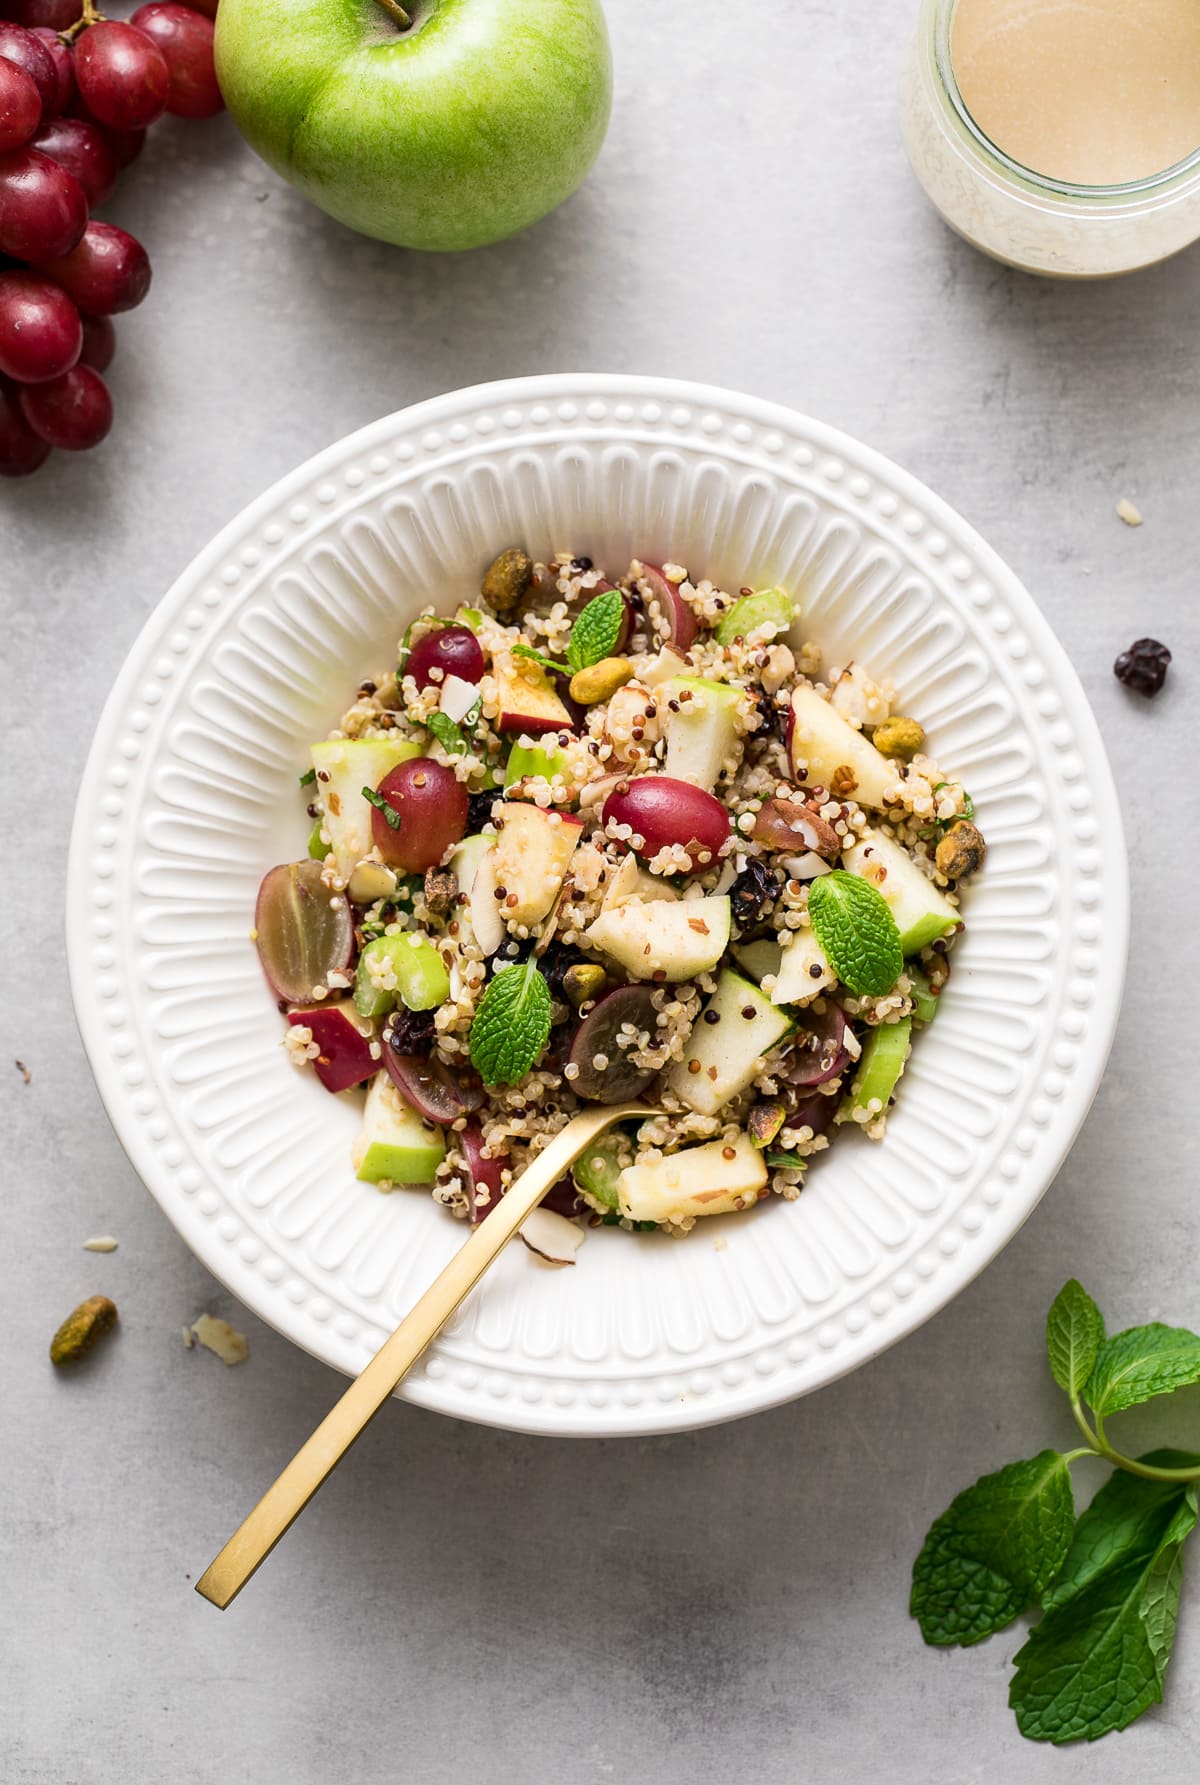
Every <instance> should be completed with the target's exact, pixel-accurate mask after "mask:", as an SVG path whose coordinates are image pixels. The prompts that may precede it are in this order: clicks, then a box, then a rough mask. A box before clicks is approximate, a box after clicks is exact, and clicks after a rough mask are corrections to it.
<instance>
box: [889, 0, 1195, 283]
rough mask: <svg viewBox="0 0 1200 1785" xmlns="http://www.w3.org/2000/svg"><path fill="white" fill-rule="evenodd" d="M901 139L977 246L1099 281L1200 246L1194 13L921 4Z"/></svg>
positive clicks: (1186, 7) (934, 195)
mask: <svg viewBox="0 0 1200 1785" xmlns="http://www.w3.org/2000/svg"><path fill="white" fill-rule="evenodd" d="M902 105H903V123H904V132H905V141H906V144H907V147H908V151H909V156H910V158H911V160H912V163H913V167H914V170H915V172H916V174H917V177H918V179H919V180H920V181H921V184H922V185H923V186H924V188H925V190H926V192H927V193H928V195H929V197H930V198H931V199H932V201H933V203H934V204H935V205H936V206H937V208H938V210H939V211H940V212H941V214H942V216H943V217H944V218H945V219H946V221H947V222H948V223H949V224H950V225H951V227H952V228H954V229H956V230H958V232H959V233H960V234H961V235H964V236H965V237H966V238H967V239H968V240H969V241H971V242H973V243H974V244H975V246H977V247H979V248H982V249H983V250H984V252H985V253H988V254H991V255H994V256H995V257H996V258H997V259H1000V260H1005V261H1008V262H1010V263H1011V264H1013V265H1016V266H1019V267H1023V268H1025V269H1026V270H1028V271H1031V272H1044V273H1053V274H1057V275H1059V276H1062V277H1068V278H1071V277H1074V278H1088V277H1103V276H1105V275H1107V274H1112V273H1119V272H1127V271H1130V270H1132V269H1133V268H1135V267H1139V266H1147V265H1149V264H1151V263H1152V262H1154V261H1157V260H1161V259H1163V258H1165V257H1166V256H1167V255H1169V254H1173V253H1175V252H1176V251H1177V250H1178V249H1180V248H1182V247H1185V246H1187V245H1188V244H1189V243H1190V242H1192V241H1195V240H1196V238H1197V237H1198V236H1200V0H924V3H923V5H922V10H921V16H920V21H919V24H918V29H917V37H916V41H915V43H914V46H913V51H912V54H911V56H910V59H909V64H908V67H907V69H906V72H905V78H904V84H903V90H902Z"/></svg>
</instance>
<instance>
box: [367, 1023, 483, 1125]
mask: <svg viewBox="0 0 1200 1785" xmlns="http://www.w3.org/2000/svg"><path fill="white" fill-rule="evenodd" d="M383 1064H384V1066H385V1068H386V1069H387V1075H388V1077H389V1078H390V1079H391V1081H392V1083H393V1084H394V1085H395V1087H396V1089H397V1090H398V1091H399V1093H400V1095H401V1096H402V1097H403V1098H404V1101H405V1102H406V1103H411V1105H412V1107H413V1108H414V1109H415V1110H416V1112H417V1114H418V1115H421V1116H424V1117H425V1119H426V1121H428V1122H437V1123H438V1124H439V1126H441V1127H443V1128H446V1127H449V1125H450V1123H451V1122H456V1121H457V1120H458V1118H459V1116H461V1115H463V1114H464V1112H465V1110H466V1105H465V1104H464V1102H463V1100H462V1096H461V1095H460V1093H459V1089H458V1086H457V1085H456V1084H455V1082H454V1079H453V1077H452V1075H451V1073H450V1071H449V1068H448V1067H446V1066H443V1065H442V1062H441V1061H440V1060H435V1059H433V1058H432V1057H431V1058H428V1059H427V1058H425V1057H424V1056H423V1055H421V1054H398V1053H397V1052H396V1050H395V1048H394V1047H392V1046H391V1045H390V1043H389V1041H388V1038H387V1034H386V1032H385V1034H384V1038H383Z"/></svg>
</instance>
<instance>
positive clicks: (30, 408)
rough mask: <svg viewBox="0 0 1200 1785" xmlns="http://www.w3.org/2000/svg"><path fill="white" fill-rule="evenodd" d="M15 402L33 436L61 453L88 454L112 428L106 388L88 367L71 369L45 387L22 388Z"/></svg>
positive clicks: (41, 385) (111, 413)
mask: <svg viewBox="0 0 1200 1785" xmlns="http://www.w3.org/2000/svg"><path fill="white" fill-rule="evenodd" d="M19 401H20V404H21V408H22V410H23V412H24V415H25V420H26V421H27V422H28V423H29V425H30V427H31V428H32V429H33V431H34V433H35V434H39V435H40V436H41V438H42V439H43V440H44V441H46V443H47V445H49V446H58V447H61V448H62V450H63V451H64V452H90V451H91V449H92V447H93V446H99V444H100V442H101V441H102V440H103V439H104V437H105V436H106V434H107V433H108V431H109V429H110V428H111V427H112V419H113V407H112V398H111V396H110V395H109V393H108V386H107V384H105V382H104V380H103V378H101V376H100V374H99V372H95V371H93V370H92V368H91V366H72V367H71V370H70V371H69V372H64V373H62V375H61V376H60V377H58V378H51V379H49V380H48V381H47V382H46V383H45V384H27V385H22V387H21V393H20V398H19Z"/></svg>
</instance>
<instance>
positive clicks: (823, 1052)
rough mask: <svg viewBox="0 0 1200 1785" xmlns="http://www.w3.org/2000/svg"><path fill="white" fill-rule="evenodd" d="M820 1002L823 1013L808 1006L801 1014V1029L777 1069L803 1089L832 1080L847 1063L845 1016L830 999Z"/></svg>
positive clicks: (848, 1055) (781, 1075) (780, 1074)
mask: <svg viewBox="0 0 1200 1785" xmlns="http://www.w3.org/2000/svg"><path fill="white" fill-rule="evenodd" d="M822 1002H823V1004H824V1006H825V1008H824V1010H823V1011H817V1010H815V1009H812V1008H811V1007H810V1008H809V1009H808V1010H805V1011H804V1012H803V1013H802V1024H803V1026H802V1027H801V1028H800V1030H799V1031H798V1032H797V1034H796V1037H795V1040H794V1041H793V1042H792V1045H791V1046H790V1047H789V1048H788V1050H787V1052H786V1054H785V1055H784V1056H783V1059H782V1061H781V1063H780V1066H779V1077H780V1078H782V1079H786V1081H787V1083H788V1084H789V1085H797V1086H799V1087H800V1088H802V1089H805V1090H807V1089H809V1088H810V1087H812V1086H814V1085H823V1084H825V1082H826V1081H827V1080H828V1079H831V1078H836V1077H837V1075H838V1073H839V1072H844V1071H845V1070H846V1068H847V1066H848V1065H849V1064H850V1050H849V1049H848V1048H847V1046H846V1030H847V1029H848V1027H849V1024H848V1023H847V1021H846V1014H845V1012H844V1011H843V1009H842V1007H841V1005H840V1004H835V1003H834V1001H833V999H832V998H825V999H823V1000H822Z"/></svg>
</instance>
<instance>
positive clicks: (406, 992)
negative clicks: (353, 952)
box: [354, 930, 450, 1017]
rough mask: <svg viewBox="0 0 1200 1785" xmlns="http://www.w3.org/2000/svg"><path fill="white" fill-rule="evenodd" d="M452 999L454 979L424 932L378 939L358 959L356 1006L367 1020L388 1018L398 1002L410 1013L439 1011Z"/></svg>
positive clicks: (406, 932)
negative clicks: (441, 1006)
mask: <svg viewBox="0 0 1200 1785" xmlns="http://www.w3.org/2000/svg"><path fill="white" fill-rule="evenodd" d="M449 996H450V975H449V974H448V973H447V971H446V967H445V963H444V962H443V960H442V957H441V955H440V954H439V953H438V951H437V949H436V948H435V947H434V945H433V943H432V942H431V941H430V940H429V937H428V936H426V935H424V934H423V932H422V931H420V930H402V931H401V932H400V934H399V935H398V936H377V937H376V938H375V940H374V942H368V943H367V946H366V947H365V948H364V949H363V951H362V953H361V954H360V955H359V957H358V969H357V971H356V973H355V975H354V1002H355V1005H356V1006H357V1008H358V1010H359V1011H360V1013H361V1014H362V1015H363V1016H368V1017H380V1016H386V1015H387V1013H388V1011H389V1010H394V1009H395V1008H396V1000H397V999H399V1000H400V1001H401V1002H402V1003H404V1004H406V1005H407V1006H408V1008H409V1010H436V1009H437V1007H438V1005H439V1004H444V1003H445V1002H446V999H447V998H448V997H449Z"/></svg>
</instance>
